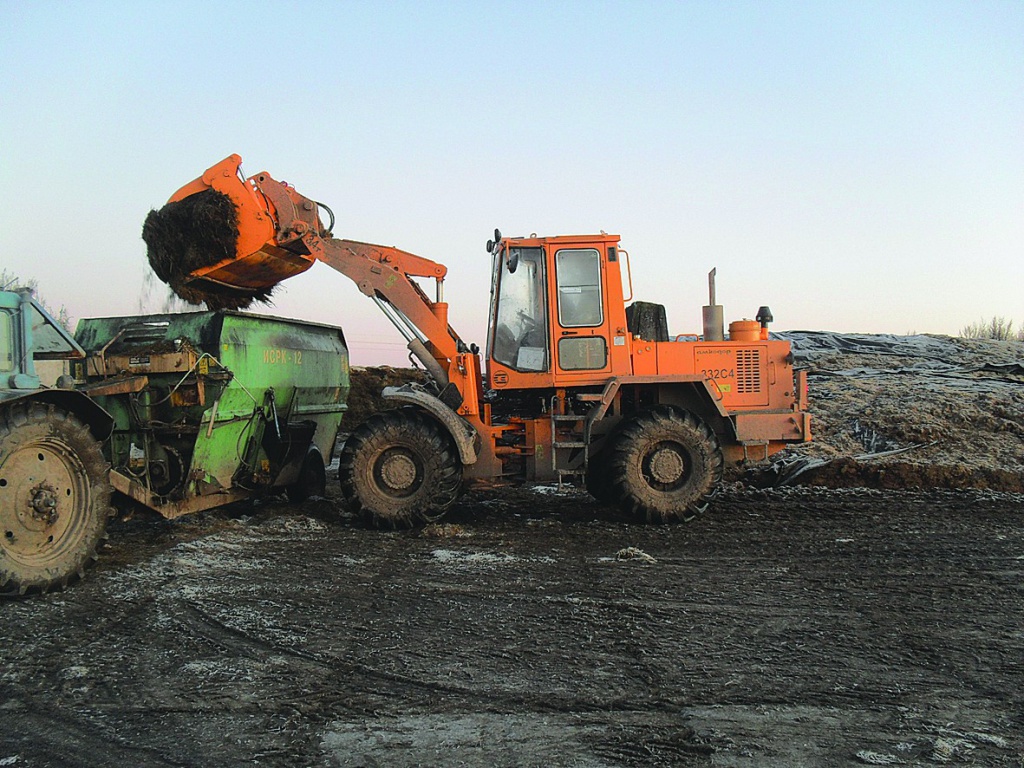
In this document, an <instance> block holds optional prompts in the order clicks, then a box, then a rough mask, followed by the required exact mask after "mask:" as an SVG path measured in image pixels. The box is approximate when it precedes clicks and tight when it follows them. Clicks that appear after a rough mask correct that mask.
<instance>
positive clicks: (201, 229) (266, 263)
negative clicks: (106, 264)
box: [142, 155, 315, 309]
mask: <svg viewBox="0 0 1024 768" xmlns="http://www.w3.org/2000/svg"><path fill="white" fill-rule="evenodd" d="M241 163H242V158H241V157H239V156H238V155H231V156H230V157H227V158H225V159H224V160H222V161H221V162H219V163H217V164H216V165H214V166H213V167H211V168H209V169H208V170H207V171H206V172H205V173H204V174H203V175H202V176H200V177H199V178H198V179H195V180H194V181H192V182H189V183H188V184H186V185H185V186H184V187H182V188H181V189H179V190H178V191H177V192H175V193H174V194H173V195H172V196H171V199H170V200H169V201H168V203H167V205H165V206H164V207H163V208H161V209H159V210H154V211H150V212H149V215H148V216H147V217H146V221H145V224H144V225H143V228H142V239H143V240H144V241H145V242H146V246H147V256H148V258H149V263H150V266H152V268H153V271H154V272H155V273H156V275H157V277H159V278H160V279H161V280H163V281H164V282H165V283H167V284H168V285H169V286H170V287H171V289H172V290H173V291H174V292H175V293H176V294H177V295H178V296H180V297H181V298H182V299H184V300H185V301H187V302H189V303H190V304H200V303H204V302H205V303H206V304H207V306H209V307H210V309H242V308H244V307H247V306H249V305H250V304H252V303H253V302H266V301H268V300H269V298H270V295H271V293H272V291H273V289H274V287H275V286H276V285H277V284H278V283H280V282H281V281H282V280H285V279H287V278H289V277H291V276H293V275H297V274H299V273H301V272H305V271H306V270H307V269H309V268H310V267H311V266H312V265H313V262H314V261H315V259H314V257H313V256H312V255H310V254H309V253H308V252H307V253H304V252H303V250H304V249H303V248H302V247H301V242H299V243H296V242H295V240H294V238H293V240H292V241H290V242H289V245H290V246H291V247H289V248H285V247H281V245H280V244H279V243H278V241H277V237H278V226H277V224H278V222H279V221H280V220H281V218H282V215H281V213H280V212H279V211H278V210H277V207H276V206H275V205H274V202H272V200H271V199H270V197H268V196H267V195H266V194H264V193H261V192H260V191H259V190H258V189H257V188H256V187H255V186H254V183H253V181H252V180H244V179H243V178H241V176H240V175H239V168H240V166H241ZM261 178H265V179H269V177H267V176H266V174H262V175H261ZM270 183H272V184H273V185H275V187H274V188H275V192H276V194H275V197H277V199H278V202H279V203H283V204H284V205H287V206H290V205H291V202H290V199H289V197H288V195H287V194H286V193H280V192H278V188H281V187H282V185H280V184H278V183H277V182H273V180H270ZM286 213H287V216H288V220H289V221H290V220H291V219H292V218H294V213H293V212H286ZM296 245H298V247H297V248H296Z"/></svg>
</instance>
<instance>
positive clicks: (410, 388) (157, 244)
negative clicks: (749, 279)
mask: <svg viewBox="0 0 1024 768" xmlns="http://www.w3.org/2000/svg"><path fill="white" fill-rule="evenodd" d="M240 168H241V158H240V157H239V156H238V155H231V156H230V157H228V158H226V159H224V160H223V161H221V162H220V163H217V164H216V165H214V166H213V167H212V168H210V169H209V170H207V171H206V173H204V174H203V175H202V176H201V177H200V178H198V179H196V180H195V181H193V182H191V183H190V184H187V185H186V186H184V187H182V188H181V189H180V190H178V191H177V192H176V193H175V194H174V195H173V196H172V197H171V199H170V201H169V202H168V204H167V205H166V206H164V207H163V208H162V209H160V210H158V211H153V212H151V213H150V215H149V217H148V218H147V220H146V224H145V226H144V229H143V239H144V240H145V241H146V243H147V246H148V255H149V258H150V262H151V264H152V265H153V267H154V270H155V271H156V272H157V274H158V275H159V276H160V277H161V278H162V279H163V280H164V281H165V282H167V283H168V284H170V285H171V287H172V288H173V289H174V290H175V291H176V292H177V293H178V294H179V295H181V296H182V297H183V298H185V299H187V300H189V301H192V302H193V303H197V302H199V301H205V302H206V303H207V304H208V305H209V306H210V307H211V308H218V307H241V306H245V305H247V304H248V303H250V302H252V301H259V300H264V299H266V297H267V296H269V294H270V292H271V291H272V290H273V288H274V286H276V285H277V284H278V283H280V282H281V281H282V280H286V279H287V278H289V277H291V276H292V275H296V274H299V273H300V272H303V271H305V270H307V269H309V268H310V267H311V266H312V265H313V264H314V263H316V262H317V261H321V262H323V263H325V264H327V265H328V266H330V267H332V268H333V269H335V270H337V271H338V272H341V273H342V274H344V275H347V276H348V277H349V278H350V279H352V280H353V281H354V282H355V283H356V285H357V286H358V287H359V290H360V291H361V292H362V293H364V294H365V295H366V296H367V297H368V298H369V299H370V300H371V301H373V302H374V303H376V304H377V306H378V307H379V308H380V309H381V311H382V312H383V313H384V314H385V315H386V316H387V317H388V319H389V320H390V321H391V322H392V323H393V324H394V325H395V327H396V328H397V329H398V330H399V332H400V333H401V334H402V335H403V336H404V338H405V340H406V342H407V343H408V347H409V350H410V352H411V354H412V356H414V357H415V358H416V359H417V360H419V362H420V363H421V364H422V365H423V367H424V368H425V369H426V370H427V372H428V373H429V375H430V379H431V383H430V384H429V385H427V386H419V385H406V386H402V387H390V388H387V389H385V390H384V392H383V395H384V397H385V398H387V399H389V400H390V401H392V402H393V403H395V404H396V405H400V406H402V407H399V408H395V409H393V410H388V411H385V412H381V413H378V414H376V415H374V416H371V417H370V418H369V419H367V420H366V421H365V422H364V423H363V424H360V425H358V426H357V427H355V428H354V430H353V432H352V434H351V436H350V437H349V438H348V440H347V442H346V443H345V445H344V448H343V449H342V454H341V464H340V472H339V474H340V481H341V487H342V490H343V493H344V496H345V498H346V500H347V502H348V503H349V504H351V505H352V506H354V507H355V508H357V509H359V510H361V511H362V512H364V513H365V514H366V515H367V517H368V518H370V519H371V520H372V521H373V522H375V523H376V524H377V525H381V526H390V527H400V526H407V525H411V524H414V523H415V522H416V521H418V520H433V519H437V518H438V517H439V516H440V515H441V514H442V513H443V512H444V510H445V509H446V508H447V507H448V506H449V505H451V504H452V502H453V501H455V499H456V498H457V497H458V495H459V493H460V491H461V488H462V484H463V481H464V480H466V479H474V478H521V479H525V480H530V481H553V480H558V481H559V482H561V481H563V480H565V479H570V478H571V479H574V480H581V481H582V482H583V483H584V484H585V486H586V488H587V490H588V491H589V492H590V493H591V494H592V495H593V496H594V497H595V498H596V499H597V500H599V501H600V502H603V503H606V504H611V505H616V506H618V507H621V508H622V509H623V510H625V511H626V512H627V513H629V514H631V515H634V516H636V517H637V518H639V519H641V520H646V521H652V522H668V521H676V520H688V519H690V518H691V517H693V516H694V515H695V514H698V513H700V512H702V511H703V510H704V508H705V507H706V505H707V501H708V499H709V498H710V497H711V495H712V494H713V493H714V492H715V491H716V489H717V487H718V485H719V483H720V481H721V478H722V473H723V469H724V467H725V465H726V463H734V464H738V463H742V462H746V461H759V460H764V459H767V458H768V457H769V456H771V455H772V454H773V453H775V452H776V451H778V450H780V449H782V448H784V447H785V446H786V445H788V444H791V443H794V442H803V441H808V440H810V415H809V414H808V413H807V410H806V405H807V404H806V374H804V373H803V372H795V371H794V368H793V356H792V354H791V351H790V346H789V343H788V342H784V341H773V340H771V339H769V336H768V331H767V324H768V322H769V321H770V320H771V313H770V311H769V310H768V308H767V307H762V308H761V310H760V311H759V313H758V318H757V320H753V321H751V320H743V321H737V322H734V323H732V324H731V325H730V333H729V338H728V339H725V334H724V328H723V327H722V325H723V323H722V321H721V308H720V306H719V305H716V304H715V301H714V287H713V280H714V277H713V273H712V278H711V280H712V283H711V293H712V297H711V303H710V305H709V306H707V307H705V308H704V313H705V328H704V336H703V340H699V339H697V338H696V337H691V338H690V339H689V340H685V339H681V338H680V339H673V338H672V337H670V335H669V333H668V328H667V324H666V322H665V311H664V307H662V306H660V305H656V304H648V303H644V302H633V303H632V304H630V305H629V306H627V302H628V301H629V300H630V298H631V297H630V298H627V297H626V296H625V294H624V288H623V284H624V282H625V283H626V284H627V285H630V284H631V281H630V279H629V268H628V255H627V253H626V252H625V251H624V250H623V249H622V248H621V247H620V246H619V237H618V236H617V235H607V234H603V233H602V234H600V235H578V236H577V235H574V236H560V237H536V236H532V235H531V236H530V237H502V236H501V235H500V233H499V232H497V231H495V236H494V239H493V240H490V241H488V243H487V250H488V252H489V254H490V256H491V262H492V263H491V305H490V322H489V326H488V332H487V345H486V354H485V362H484V364H483V365H482V364H481V360H480V350H479V349H478V348H477V346H476V345H469V344H466V343H465V342H464V341H463V340H462V338H460V336H459V335H458V334H457V333H456V332H455V331H454V330H453V329H452V328H451V326H450V325H449V324H448V304H447V303H445V300H444V278H445V275H446V273H447V268H446V267H445V266H443V265H442V264H439V263H437V262H434V261H431V260H429V259H426V258H423V257H420V256H415V255H413V254H411V253H407V252H405V251H401V250H398V249H397V248H392V247H388V246H382V245H372V244H368V243H362V242H357V241H354V240H345V239H340V238H336V237H334V236H333V235H332V232H331V229H332V228H333V214H331V213H330V210H329V209H328V208H327V207H326V206H324V205H323V204H321V203H318V202H316V201H315V200H312V199H310V198H307V197H305V196H303V195H301V194H299V193H298V192H297V191H296V190H295V189H294V188H293V187H291V186H289V185H287V184H284V183H282V182H279V181H276V180H274V179H273V178H272V177H271V176H270V175H269V174H268V173H258V174H256V175H254V176H251V177H249V178H245V177H244V176H243V175H242V174H241V170H240ZM321 211H324V212H325V213H326V214H328V215H329V224H328V226H325V225H324V223H323V221H322V219H321ZM423 279H428V280H429V279H433V281H434V295H433V296H430V295H428V293H427V291H425V290H424V289H423V288H421V286H420V284H419V282H418V281H419V280H423ZM428 287H429V284H428ZM630 292H631V291H630ZM716 317H717V319H716Z"/></svg>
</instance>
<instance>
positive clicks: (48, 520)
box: [28, 483, 60, 526]
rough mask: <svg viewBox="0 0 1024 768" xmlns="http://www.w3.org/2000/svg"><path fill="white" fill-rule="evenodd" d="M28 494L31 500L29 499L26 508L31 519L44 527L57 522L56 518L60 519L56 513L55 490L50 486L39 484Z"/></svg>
mask: <svg viewBox="0 0 1024 768" xmlns="http://www.w3.org/2000/svg"><path fill="white" fill-rule="evenodd" d="M30 493H31V494H32V498H30V499H29V502H28V506H29V507H30V508H31V510H32V517H33V518H35V519H36V520H38V521H40V522H42V523H43V524H44V525H46V526H51V525H53V524H54V523H55V522H57V518H58V517H60V515H59V514H58V512H57V489H56V488H54V487H53V486H52V485H47V484H46V483H40V484H39V485H37V486H36V487H35V488H33V489H32V490H31V491H30Z"/></svg>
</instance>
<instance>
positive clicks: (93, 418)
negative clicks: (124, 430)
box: [0, 389, 114, 442]
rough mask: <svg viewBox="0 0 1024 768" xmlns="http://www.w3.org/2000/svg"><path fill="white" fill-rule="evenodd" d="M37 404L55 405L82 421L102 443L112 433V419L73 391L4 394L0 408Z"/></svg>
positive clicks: (94, 404)
mask: <svg viewBox="0 0 1024 768" xmlns="http://www.w3.org/2000/svg"><path fill="white" fill-rule="evenodd" d="M25 402H37V403H47V404H51V405H55V406H57V407H58V408H61V409H63V410H65V411H67V412H68V413H72V414H74V415H75V416H76V417H77V418H78V419H79V420H80V421H82V422H83V423H84V424H85V425H86V426H87V427H89V431H90V432H92V436H93V437H95V438H96V439H97V440H99V441H100V442H103V441H104V440H106V439H107V438H108V437H110V433H111V432H113V431H114V417H113V416H111V415H110V414H109V413H107V412H106V411H105V410H104V409H103V408H101V407H100V406H98V405H96V403H94V402H93V401H92V400H90V399H89V398H88V397H86V396H85V395H83V394H82V393H81V392H77V391H75V390H73V389H37V390H34V391H31V392H24V393H13V392H4V393H3V398H2V400H0V408H2V407H5V406H7V405H8V404H10V403H25Z"/></svg>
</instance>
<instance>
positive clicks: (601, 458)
mask: <svg viewBox="0 0 1024 768" xmlns="http://www.w3.org/2000/svg"><path fill="white" fill-rule="evenodd" d="M610 455H611V454H610V452H609V451H607V450H605V451H602V452H601V453H599V454H597V455H596V456H591V457H590V460H589V462H588V463H587V474H586V476H585V477H584V479H583V481H584V484H585V485H586V487H587V493H589V494H590V495H591V496H593V497H594V498H595V499H596V500H597V501H599V502H600V503H602V504H607V505H614V504H615V494H614V491H615V486H614V485H613V484H612V477H611V473H610V471H609V467H608V457H609V456H610Z"/></svg>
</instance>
